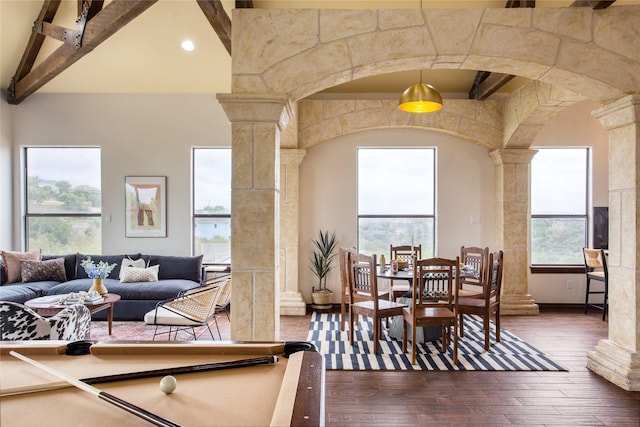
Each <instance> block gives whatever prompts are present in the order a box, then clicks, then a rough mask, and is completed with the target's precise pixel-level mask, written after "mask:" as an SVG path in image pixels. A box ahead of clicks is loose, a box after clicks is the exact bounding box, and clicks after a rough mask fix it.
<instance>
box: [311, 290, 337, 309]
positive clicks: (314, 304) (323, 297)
mask: <svg viewBox="0 0 640 427" xmlns="http://www.w3.org/2000/svg"><path fill="white" fill-rule="evenodd" d="M332 296H333V292H331V291H330V290H328V289H323V290H320V291H314V292H312V293H311V308H313V309H314V310H315V311H319V312H321V313H326V312H329V311H331V307H332V304H331V300H332Z"/></svg>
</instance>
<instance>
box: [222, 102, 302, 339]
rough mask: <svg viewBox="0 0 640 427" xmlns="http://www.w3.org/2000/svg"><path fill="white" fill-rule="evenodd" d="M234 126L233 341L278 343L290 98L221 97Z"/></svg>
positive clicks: (232, 211) (232, 228)
mask: <svg viewBox="0 0 640 427" xmlns="http://www.w3.org/2000/svg"><path fill="white" fill-rule="evenodd" d="M217 98H218V101H219V102H220V103H221V104H222V107H223V108H224V111H225V113H226V114H227V117H228V118H229V120H230V121H231V131H232V136H231V152H232V176H231V190H232V191H231V271H232V273H231V280H232V287H233V292H232V296H231V305H232V306H233V318H232V322H231V339H232V340H236V341H253V340H256V341H260V340H277V339H278V338H279V331H280V310H279V298H278V295H279V290H280V286H279V284H278V281H279V278H280V273H279V265H278V264H279V225H280V212H279V208H280V194H279V193H280V166H279V165H280V158H279V156H280V132H281V131H282V130H283V129H284V128H285V127H286V124H287V122H288V120H289V118H290V117H291V109H290V105H289V103H288V99H287V98H286V97H277V96H260V95H236V94H218V96H217Z"/></svg>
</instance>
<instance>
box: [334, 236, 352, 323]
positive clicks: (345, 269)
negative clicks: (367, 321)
mask: <svg viewBox="0 0 640 427" xmlns="http://www.w3.org/2000/svg"><path fill="white" fill-rule="evenodd" d="M354 253H356V248H340V249H338V263H339V267H340V287H341V291H340V330H341V331H344V326H345V319H346V315H347V311H348V310H349V305H350V304H351V298H350V297H349V293H350V291H351V286H350V285H349V278H350V276H349V263H350V262H351V259H350V258H349V257H350V255H351V254H354Z"/></svg>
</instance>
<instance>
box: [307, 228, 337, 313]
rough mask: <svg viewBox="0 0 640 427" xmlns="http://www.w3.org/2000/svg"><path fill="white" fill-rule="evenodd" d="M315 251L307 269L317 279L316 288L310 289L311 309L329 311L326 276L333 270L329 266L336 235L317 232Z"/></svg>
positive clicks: (329, 293) (329, 299)
mask: <svg viewBox="0 0 640 427" xmlns="http://www.w3.org/2000/svg"><path fill="white" fill-rule="evenodd" d="M313 244H314V246H315V249H314V250H313V253H312V254H311V264H310V266H309V268H310V269H311V271H313V274H314V275H315V276H316V278H317V279H318V286H317V287H316V286H313V287H312V288H311V307H312V308H313V309H314V310H317V311H329V310H331V295H332V292H331V290H330V289H327V274H329V272H330V271H331V269H333V266H332V265H331V264H332V262H333V258H334V257H335V255H336V254H335V249H336V245H337V241H336V233H335V232H334V233H333V234H331V236H329V232H328V231H324V232H323V231H322V229H320V230H318V238H317V239H315V240H313Z"/></svg>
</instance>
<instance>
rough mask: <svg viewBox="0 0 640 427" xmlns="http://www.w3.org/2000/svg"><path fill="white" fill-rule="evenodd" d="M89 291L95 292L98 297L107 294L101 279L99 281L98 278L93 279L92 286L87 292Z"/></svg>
mask: <svg viewBox="0 0 640 427" xmlns="http://www.w3.org/2000/svg"><path fill="white" fill-rule="evenodd" d="M91 291H96V292H97V293H99V294H100V295H104V294H106V293H108V292H109V291H108V290H107V288H106V286H104V281H103V279H99V278H98V279H93V284H92V285H91V287H90V288H89V292H91Z"/></svg>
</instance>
